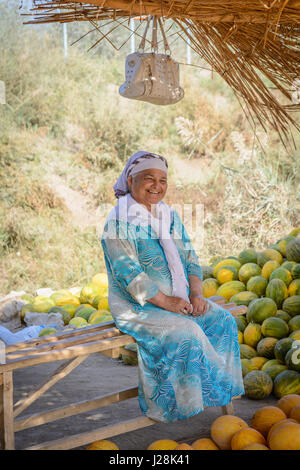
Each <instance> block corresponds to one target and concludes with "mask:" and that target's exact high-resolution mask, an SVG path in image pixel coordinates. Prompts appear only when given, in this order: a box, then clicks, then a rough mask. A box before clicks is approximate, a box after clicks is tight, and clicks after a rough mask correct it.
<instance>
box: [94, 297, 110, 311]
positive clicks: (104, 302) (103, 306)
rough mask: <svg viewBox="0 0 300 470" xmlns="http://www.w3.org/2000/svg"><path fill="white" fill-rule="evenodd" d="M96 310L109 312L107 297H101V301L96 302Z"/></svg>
mask: <svg viewBox="0 0 300 470" xmlns="http://www.w3.org/2000/svg"><path fill="white" fill-rule="evenodd" d="M97 308H98V310H108V311H110V308H109V304H108V297H102V299H100V300H99V302H98V307H97Z"/></svg>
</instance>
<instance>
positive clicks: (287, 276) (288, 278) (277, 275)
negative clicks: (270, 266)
mask: <svg viewBox="0 0 300 470" xmlns="http://www.w3.org/2000/svg"><path fill="white" fill-rule="evenodd" d="M272 279H281V280H282V281H283V282H284V283H285V285H286V286H287V287H288V286H289V284H290V283H291V282H292V280H293V278H292V274H291V273H290V271H288V270H287V269H285V268H282V267H281V266H280V267H279V268H277V269H275V270H274V271H273V272H272V273H271V275H270V277H269V280H270V281H272Z"/></svg>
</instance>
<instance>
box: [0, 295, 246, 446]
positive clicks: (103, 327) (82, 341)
mask: <svg viewBox="0 0 300 470" xmlns="http://www.w3.org/2000/svg"><path fill="white" fill-rule="evenodd" d="M210 299H211V300H212V301H214V302H215V303H218V304H220V305H221V304H222V306H223V307H224V308H225V309H228V310H229V311H230V312H231V313H232V315H234V316H236V315H239V314H243V313H246V311H247V307H244V306H240V307H238V306H237V305H236V304H232V303H225V299H224V298H223V297H216V296H214V297H211V298H210ZM134 342H135V340H134V339H133V337H132V336H130V335H127V334H123V333H122V332H121V331H120V330H118V328H116V326H115V324H114V322H113V321H111V322H107V323H100V324H98V325H93V326H87V327H85V328H79V329H77V330H72V331H71V330H69V331H66V332H61V333H56V334H55V335H48V336H44V337H40V338H35V339H32V340H28V341H24V342H19V343H15V344H14V345H11V346H7V347H6V348H5V354H1V351H0V359H1V358H2V360H1V361H0V362H2V364H1V363H0V442H1V446H2V449H5V450H11V449H15V433H16V432H18V431H21V430H24V429H28V428H32V427H35V426H39V425H41V424H45V423H49V422H52V421H56V420H59V419H62V418H66V417H69V416H72V415H78V414H81V413H84V412H87V411H91V410H94V409H97V408H101V407H104V406H108V405H110V404H112V403H118V402H121V401H123V400H127V399H129V398H133V397H137V396H138V387H137V386H136V387H132V388H129V389H126V390H117V391H116V392H115V393H112V394H109V395H105V396H100V397H97V398H95V399H93V400H89V401H82V402H80V403H71V404H70V405H69V406H65V407H61V408H57V409H53V410H47V411H45V412H43V413H35V414H31V415H29V416H26V417H25V418H18V416H19V415H20V414H21V413H22V412H23V411H24V410H25V409H26V408H27V407H28V406H29V405H31V404H32V403H33V402H35V400H37V399H38V398H39V397H40V396H42V395H43V394H44V393H45V392H46V391H47V390H48V389H49V388H50V387H52V386H53V385H54V384H55V383H57V382H58V381H59V380H61V379H62V378H64V377H66V376H67V375H68V374H69V373H70V372H71V371H72V370H74V369H75V368H76V367H77V366H78V365H79V364H81V363H82V362H83V361H84V360H85V359H86V358H87V357H88V356H89V355H90V354H93V353H101V354H104V355H106V356H108V357H111V358H118V357H119V356H120V353H121V352H124V351H126V354H127V355H133V356H134V357H136V353H134V352H132V351H128V350H124V346H126V345H127V344H130V343H134ZM2 353H3V351H2ZM61 360H65V362H64V363H63V364H61V365H60V366H59V367H58V368H57V369H56V370H55V371H54V372H53V373H52V374H51V375H50V376H49V377H48V378H47V379H46V380H45V381H44V382H43V383H41V384H40V385H38V386H37V387H36V389H35V390H34V391H33V392H31V393H29V394H28V395H27V396H26V397H25V398H22V399H21V400H19V401H18V402H17V403H15V404H14V403H13V371H14V370H17V369H23V368H25V367H31V366H34V365H36V364H46V363H50V362H55V361H61ZM222 413H223V414H234V410H233V406H232V403H230V404H228V405H226V406H222ZM155 423H156V421H154V420H152V419H150V418H147V417H146V416H144V415H142V414H141V416H138V417H136V418H134V419H130V420H127V421H123V422H120V423H118V424H115V425H108V426H104V427H102V428H99V429H96V430H94V431H89V432H83V433H80V434H75V435H71V436H67V437H64V438H62V439H57V440H52V441H49V442H43V443H41V444H38V445H34V446H31V447H28V448H27V450H42V449H43V450H46V449H47V450H50V449H51V450H54V449H57V450H59V449H60V450H66V449H72V448H75V447H79V446H82V445H86V444H89V443H91V442H93V441H96V440H98V439H107V438H109V437H112V436H116V435H119V434H123V433H126V432H130V431H134V430H136V429H140V428H144V427H146V426H151V425H152V424H155Z"/></svg>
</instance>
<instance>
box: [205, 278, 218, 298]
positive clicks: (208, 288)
mask: <svg viewBox="0 0 300 470" xmlns="http://www.w3.org/2000/svg"><path fill="white" fill-rule="evenodd" d="M219 286H220V284H219V283H218V281H217V280H216V279H215V278H214V277H211V278H210V277H209V278H208V279H205V280H204V281H202V294H203V297H205V298H208V297H212V296H213V295H216V292H217V290H218V288H219Z"/></svg>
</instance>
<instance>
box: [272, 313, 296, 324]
mask: <svg viewBox="0 0 300 470" xmlns="http://www.w3.org/2000/svg"><path fill="white" fill-rule="evenodd" d="M276 317H278V318H281V320H284V321H285V322H286V323H288V322H289V321H290V319H291V318H292V317H291V315H289V314H288V313H286V312H285V311H284V310H277V313H276Z"/></svg>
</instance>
